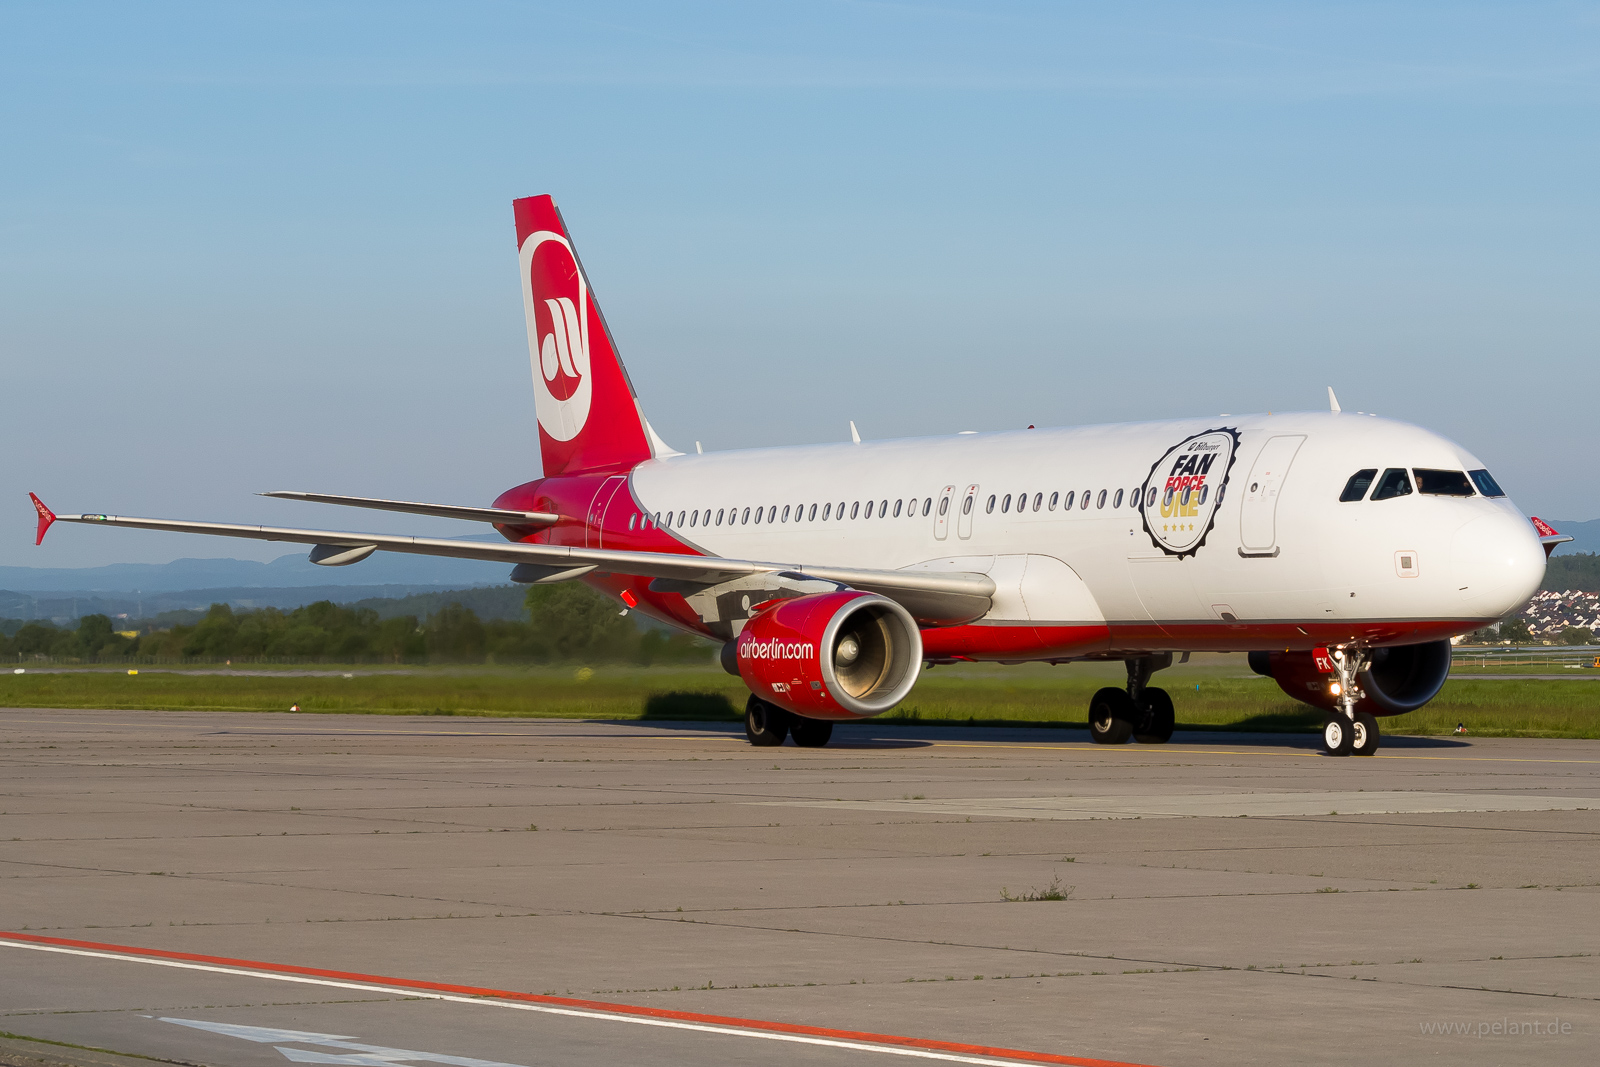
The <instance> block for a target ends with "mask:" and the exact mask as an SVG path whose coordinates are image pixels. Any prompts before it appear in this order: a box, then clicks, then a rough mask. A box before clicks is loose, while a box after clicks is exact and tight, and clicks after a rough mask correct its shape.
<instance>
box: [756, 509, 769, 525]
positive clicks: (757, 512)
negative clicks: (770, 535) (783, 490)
mask: <svg viewBox="0 0 1600 1067" xmlns="http://www.w3.org/2000/svg"><path fill="white" fill-rule="evenodd" d="M766 510H767V509H766V508H756V525H757V526H760V525H761V513H762V512H764V511H766Z"/></svg>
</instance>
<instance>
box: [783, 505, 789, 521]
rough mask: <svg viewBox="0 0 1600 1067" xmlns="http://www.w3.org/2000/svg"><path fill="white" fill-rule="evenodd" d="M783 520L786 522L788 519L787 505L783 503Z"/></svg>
mask: <svg viewBox="0 0 1600 1067" xmlns="http://www.w3.org/2000/svg"><path fill="white" fill-rule="evenodd" d="M783 521H784V522H788V521H789V505H788V504H785V505H784V506H783Z"/></svg>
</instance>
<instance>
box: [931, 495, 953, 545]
mask: <svg viewBox="0 0 1600 1067" xmlns="http://www.w3.org/2000/svg"><path fill="white" fill-rule="evenodd" d="M955 495H956V487H955V486H953V485H947V486H945V487H944V492H942V493H940V494H939V502H938V503H937V504H935V505H934V506H933V536H934V539H935V540H938V541H943V540H944V539H945V538H947V537H949V536H950V502H951V500H953V499H954V498H955Z"/></svg>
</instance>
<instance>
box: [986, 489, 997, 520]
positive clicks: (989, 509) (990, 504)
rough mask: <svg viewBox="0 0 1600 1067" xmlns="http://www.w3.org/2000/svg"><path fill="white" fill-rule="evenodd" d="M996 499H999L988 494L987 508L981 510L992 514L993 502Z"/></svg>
mask: <svg viewBox="0 0 1600 1067" xmlns="http://www.w3.org/2000/svg"><path fill="white" fill-rule="evenodd" d="M998 499H999V497H997V496H995V495H994V494H993V493H990V494H989V506H988V507H986V508H984V509H983V510H984V511H985V513H987V514H989V515H993V514H994V502H995V501H996V500H998Z"/></svg>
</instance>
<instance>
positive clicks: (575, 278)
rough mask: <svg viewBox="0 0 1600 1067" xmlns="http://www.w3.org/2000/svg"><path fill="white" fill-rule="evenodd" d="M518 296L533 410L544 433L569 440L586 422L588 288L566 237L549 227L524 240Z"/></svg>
mask: <svg viewBox="0 0 1600 1067" xmlns="http://www.w3.org/2000/svg"><path fill="white" fill-rule="evenodd" d="M519 258H520V259H521V261H522V280H523V285H522V300H523V304H524V310H525V311H526V312H527V321H528V355H529V357H530V358H531V359H532V361H533V388H534V397H533V399H534V410H535V411H536V412H537V413H538V416H539V425H540V426H541V427H542V428H543V429H544V432H545V433H547V434H549V435H550V436H551V437H552V438H554V439H555V440H557V441H570V440H572V439H573V438H574V437H577V436H578V434H579V432H581V431H582V430H583V427H584V424H585V423H586V422H588V421H589V406H590V403H591V401H592V400H593V397H594V384H593V382H592V381H591V379H590V375H589V292H588V286H587V285H585V284H584V280H583V272H582V271H580V270H579V269H578V261H577V259H576V257H574V256H573V254H572V245H570V244H568V243H567V240H566V238H564V237H562V236H561V235H560V234H558V233H551V232H550V231H549V230H539V231H537V232H535V233H530V234H529V235H528V237H527V240H525V241H523V242H522V251H521V255H520V257H519Z"/></svg>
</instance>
